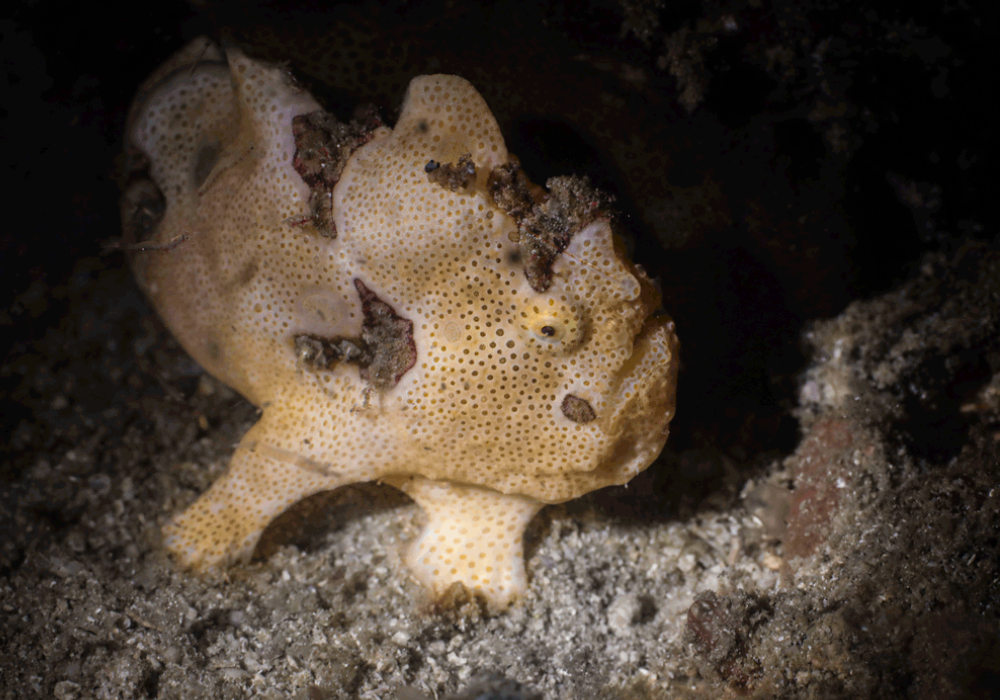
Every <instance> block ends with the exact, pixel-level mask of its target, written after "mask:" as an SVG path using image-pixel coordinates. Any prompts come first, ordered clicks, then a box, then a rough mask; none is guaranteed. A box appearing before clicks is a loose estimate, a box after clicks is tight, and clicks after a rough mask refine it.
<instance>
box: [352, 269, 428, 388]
mask: <svg viewBox="0 0 1000 700" xmlns="http://www.w3.org/2000/svg"><path fill="white" fill-rule="evenodd" d="M354 287H355V289H357V290H358V295H359V296H360V297H361V311H362V313H363V314H364V317H365V318H364V321H363V322H362V325H361V340H362V341H363V342H364V344H365V346H366V347H367V348H368V350H369V352H370V354H371V359H370V361H369V362H368V364H367V366H365V367H362V368H361V378H362V379H364V380H365V381H368V382H371V384H372V386H374V387H375V388H376V389H391V388H392V387H394V386H396V384H398V383H399V380H400V379H402V378H403V375H404V374H406V372H407V371H408V370H409V369H410V368H411V367H413V365H415V364H416V363H417V344H416V343H415V342H414V340H413V321H410V320H409V319H406V318H403V317H402V316H400V315H399V314H397V313H396V311H395V309H393V308H392V307H391V306H389V305H388V304H386V303H385V302H384V301H382V300H381V299H379V298H378V297H377V296H375V293H374V292H373V291H371V290H370V289H368V287H366V286H365V283H364V282H362V281H361V280H360V279H355V280H354Z"/></svg>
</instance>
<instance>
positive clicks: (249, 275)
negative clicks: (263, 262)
mask: <svg viewBox="0 0 1000 700" xmlns="http://www.w3.org/2000/svg"><path fill="white" fill-rule="evenodd" d="M258 267H259V263H258V262H257V258H254V259H253V260H249V261H247V264H246V265H244V266H243V269H241V270H240V273H239V274H238V275H236V286H237V287H245V286H246V285H248V284H250V280H252V279H253V278H254V275H256V274H257V269H258Z"/></svg>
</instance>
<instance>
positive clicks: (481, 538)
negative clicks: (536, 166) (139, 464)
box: [122, 39, 678, 609]
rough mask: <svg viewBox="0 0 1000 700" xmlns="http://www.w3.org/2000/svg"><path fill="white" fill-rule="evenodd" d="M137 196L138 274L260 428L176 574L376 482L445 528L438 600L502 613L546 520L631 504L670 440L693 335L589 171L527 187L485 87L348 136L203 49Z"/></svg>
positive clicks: (345, 128)
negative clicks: (297, 506) (533, 532)
mask: <svg viewBox="0 0 1000 700" xmlns="http://www.w3.org/2000/svg"><path fill="white" fill-rule="evenodd" d="M127 151H128V160H129V163H130V183H129V185H128V186H127V188H126V192H125V194H124V196H123V199H122V216H123V226H124V232H125V238H126V239H127V240H131V241H133V242H134V243H136V245H134V246H133V249H134V250H138V251H139V252H135V253H134V255H133V266H134V269H135V273H136V277H137V279H138V281H139V283H140V285H141V286H142V288H143V289H144V291H145V292H146V294H147V295H148V296H149V298H150V299H151V300H152V303H153V304H154V305H155V307H156V309H157V311H158V312H159V313H160V315H161V316H162V317H163V319H164V321H165V322H166V324H167V326H168V327H169V328H170V329H171V331H172V332H173V333H174V334H175V335H176V336H177V338H178V339H179V340H180V342H181V343H182V344H183V346H184V347H185V349H186V350H187V351H188V352H189V353H190V354H191V355H192V356H193V357H194V358H195V359H196V360H197V361H198V362H199V363H200V364H201V365H202V367H204V368H205V369H206V370H207V371H208V372H209V373H211V374H212V375H213V376H215V377H217V378H218V379H219V380H221V381H222V382H224V383H226V384H227V385H229V386H231V387H232V388H234V389H235V390H236V391H238V392H239V393H241V394H242V395H243V396H245V397H246V398H247V399H249V400H250V401H251V402H253V403H254V404H255V405H256V406H258V407H259V408H260V409H261V411H262V413H261V417H260V419H259V421H258V422H257V423H256V425H254V426H253V427H252V428H251V429H250V431H249V432H248V433H247V434H246V436H245V437H244V438H243V440H242V442H241V443H240V444H239V446H238V447H237V448H236V451H235V454H234V455H233V457H232V461H231V463H230V465H229V468H228V471H227V472H226V473H225V475H224V476H222V477H221V478H219V479H218V481H216V482H215V483H214V484H213V485H212V486H211V488H209V490H208V491H207V492H206V493H204V494H203V495H202V496H201V497H200V498H199V499H198V500H197V501H196V502H195V503H194V504H193V505H191V506H190V507H189V508H187V510H185V511H183V512H182V513H180V514H178V515H176V516H175V517H174V518H173V519H172V520H171V521H170V522H169V523H168V524H167V525H166V527H165V528H164V535H165V544H166V547H167V548H168V549H169V550H170V552H171V553H172V554H173V555H174V557H175V558H176V559H177V560H178V561H179V562H180V564H182V565H183V566H186V567H189V568H192V569H195V570H198V571H213V570H218V569H220V568H221V567H224V566H226V565H228V564H231V563H234V562H237V561H241V560H246V559H247V558H248V557H249V556H250V555H251V553H252V551H253V548H254V546H255V544H256V542H257V540H258V538H259V536H260V534H261V532H262V531H263V529H264V528H265V527H266V526H267V524H268V523H269V522H270V521H271V520H272V519H273V518H274V517H275V516H277V515H278V514H280V513H281V512H282V511H283V510H285V509H286V508H288V507H289V506H290V505H292V504H293V503H295V502H296V501H298V500H300V499H302V498H305V497H306V496H309V495H311V494H313V493H316V492H319V491H323V490H328V489H334V488H337V487H340V486H343V485H346V484H352V483H357V482H363V481H373V480H377V481H381V482H383V483H387V484H390V485H392V486H395V487H397V488H399V489H402V490H403V491H404V492H406V493H407V494H408V495H409V496H410V497H412V498H413V500H414V501H416V503H417V504H419V506H420V507H421V508H422V509H423V511H424V513H425V515H426V518H425V520H426V523H425V524H424V526H423V530H422V532H421V534H420V535H419V536H418V537H416V539H415V541H414V542H412V543H411V544H410V545H409V548H408V550H407V553H406V556H405V560H406V563H407V565H408V566H409V568H410V571H411V572H412V574H413V576H414V577H415V578H416V579H417V580H418V581H419V582H421V583H422V584H423V585H424V586H425V587H426V588H427V589H428V590H429V592H430V593H431V595H441V594H442V593H444V592H445V591H446V590H447V589H448V588H449V587H451V586H452V585H453V584H455V583H456V582H459V583H461V584H463V585H465V586H466V587H468V588H469V589H471V590H472V591H477V592H479V593H480V594H481V595H482V596H484V597H485V599H486V600H487V601H488V603H489V604H490V605H491V606H492V607H494V608H496V609H499V608H503V607H505V606H506V605H508V604H509V603H510V602H511V601H513V600H515V599H516V598H518V597H520V596H522V595H523V594H524V592H525V590H526V586H527V580H526V576H525V569H524V554H523V546H522V542H521V539H522V535H523V533H524V529H525V527H526V525H527V524H528V522H529V521H530V520H531V518H532V517H533V516H534V515H535V514H536V513H537V512H538V510H539V509H540V508H541V507H542V506H543V505H544V504H546V503H557V502H561V501H565V500H568V499H571V498H575V497H577V496H580V495H581V494H584V493H587V492H589V491H592V490H594V489H597V488H601V487H603V486H608V485H611V484H622V483H625V482H627V481H629V480H630V479H631V478H632V477H634V476H635V475H636V474H637V473H639V472H640V471H642V470H643V469H645V468H646V467H647V466H648V465H649V464H650V463H651V462H652V461H653V460H654V459H655V458H656V456H657V455H658V454H659V452H660V450H661V449H662V448H663V445H664V442H665V441H666V439H667V428H668V424H669V422H670V419H671V418H672V417H673V413H674V394H675V387H676V375H677V351H678V345H677V339H676V336H675V334H674V326H673V323H672V322H671V320H670V319H669V318H667V317H666V316H663V315H658V314H657V313H656V311H657V309H658V307H659V305H660V297H659V294H658V292H657V291H656V289H655V287H654V285H653V284H652V282H651V281H650V280H649V279H648V278H647V276H646V275H645V273H644V272H643V271H642V269H641V268H639V267H637V266H635V265H633V264H632V263H631V262H630V261H629V260H628V259H627V257H626V255H625V252H624V249H623V246H622V245H621V244H620V242H619V241H617V240H616V238H615V236H614V235H613V233H612V229H611V224H610V218H609V211H608V209H607V208H606V204H605V200H604V199H603V198H602V197H601V195H600V194H599V193H598V192H596V191H595V190H593V189H591V188H590V186H589V184H588V183H587V182H586V181H585V180H582V179H578V178H574V177H559V178H552V179H551V180H549V181H548V182H547V183H546V188H544V189H543V188H542V187H539V186H537V185H535V184H533V183H531V181H530V180H528V178H527V176H526V175H525V174H524V173H522V172H521V170H520V169H519V167H518V163H517V159H516V158H514V157H513V156H512V155H511V154H509V153H508V152H507V150H506V147H505V145H504V140H503V137H502V136H501V134H500V132H499V129H498V127H497V123H496V121H495V120H494V118H493V115H492V114H491V112H490V110H489V108H488V107H487V105H486V103H485V102H484V101H483V99H482V97H481V96H480V95H479V93H478V92H476V90H475V88H474V87H473V86H472V85H471V84H469V83H468V82H467V81H466V80H464V79H463V78H460V77H456V76H451V75H427V76H421V77H418V78H415V79H414V80H413V81H412V82H411V83H410V86H409V89H408V91H407V93H406V96H405V99H404V102H403V106H402V111H401V114H400V116H399V120H398V121H397V123H396V125H395V128H391V129H390V128H388V127H387V126H385V125H383V124H382V123H381V122H380V121H379V119H378V118H377V117H376V116H375V115H374V113H371V112H369V113H361V114H360V116H359V117H358V119H356V120H355V121H353V122H351V123H349V124H344V123H339V122H337V121H336V119H334V117H333V116H332V115H330V114H329V113H326V112H324V111H323V108H322V107H321V106H320V105H319V104H318V103H317V102H316V100H315V99H314V98H313V97H312V96H311V95H310V94H309V93H308V92H306V91H305V90H303V89H302V88H301V87H300V86H298V85H297V84H296V83H295V82H294V80H293V79H292V78H291V76H290V75H289V73H288V72H287V71H286V70H285V69H283V68H280V67H277V66H271V65H268V64H264V63H260V62H257V61H254V60H252V59H250V58H248V57H247V56H245V55H244V54H242V53H241V52H240V51H238V50H235V49H230V50H227V51H226V52H223V51H222V50H221V49H219V48H217V47H216V46H214V45H212V44H211V43H210V42H208V41H207V40H204V39H201V40H197V41H195V42H193V43H192V44H190V45H189V46H188V47H186V48H185V49H183V50H182V51H180V52H179V53H178V54H177V55H175V56H174V57H173V58H171V59H170V60H169V61H168V62H167V63H166V64H165V65H163V66H162V67H160V68H159V69H157V71H156V72H155V73H154V74H153V75H152V76H150V78H149V79H148V80H147V81H146V83H145V84H144V85H143V86H142V87H141V88H140V91H139V93H138V95H137V96H136V99H135V102H134V104H133V107H132V110H131V113H130V117H129V126H128V134H127Z"/></svg>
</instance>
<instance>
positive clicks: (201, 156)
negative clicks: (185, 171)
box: [194, 143, 219, 189]
mask: <svg viewBox="0 0 1000 700" xmlns="http://www.w3.org/2000/svg"><path fill="white" fill-rule="evenodd" d="M218 161H219V148H218V145H217V144H214V143H210V144H207V145H205V146H202V147H201V150H199V151H198V155H197V156H195V159H194V186H195V189H197V188H199V187H201V186H202V184H204V182H205V180H207V179H208V176H209V175H211V174H212V169H213V168H214V167H215V164H216V163H217V162H218Z"/></svg>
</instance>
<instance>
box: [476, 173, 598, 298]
mask: <svg viewBox="0 0 1000 700" xmlns="http://www.w3.org/2000/svg"><path fill="white" fill-rule="evenodd" d="M486 186H487V190H488V191H489V193H490V196H491V197H492V198H493V203H494V204H496V206H497V207H498V208H500V209H501V210H502V211H503V212H504V213H506V214H507V215H508V216H510V217H511V218H512V219H514V221H516V222H517V228H518V232H517V236H516V237H512V240H513V241H514V242H515V243H517V244H518V246H519V248H520V256H521V259H522V260H523V261H524V275H525V277H526V278H527V280H528V284H530V285H531V288H532V289H534V290H535V291H536V292H539V293H542V292H545V291H547V290H548V288H549V286H550V285H551V284H552V266H553V265H554V264H555V261H556V259H557V258H558V257H559V255H560V254H561V253H562V252H563V251H564V250H566V247H567V246H568V245H569V242H570V240H572V238H573V236H574V235H575V234H576V233H577V232H579V231H580V230H581V229H583V228H584V227H585V226H587V225H588V224H589V223H591V222H592V221H593V220H594V219H596V218H597V217H598V216H602V215H603V216H607V215H608V214H607V211H606V207H607V205H608V204H609V203H610V198H609V197H607V196H606V195H604V194H602V193H600V192H598V191H597V190H595V189H594V188H593V187H591V186H590V182H589V181H588V180H587V179H586V178H579V177H553V178H549V180H548V182H546V183H545V186H546V188H547V189H548V192H546V191H545V190H543V189H542V188H540V187H538V186H537V185H534V184H533V183H532V182H531V181H530V180H528V178H527V177H526V176H525V175H524V173H523V172H522V171H521V169H520V166H519V165H518V162H517V159H516V158H515V159H512V160H511V161H509V162H507V163H505V164H503V165H501V166H498V167H497V168H494V169H493V171H492V172H491V173H490V176H489V179H488V181H487V185H486Z"/></svg>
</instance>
